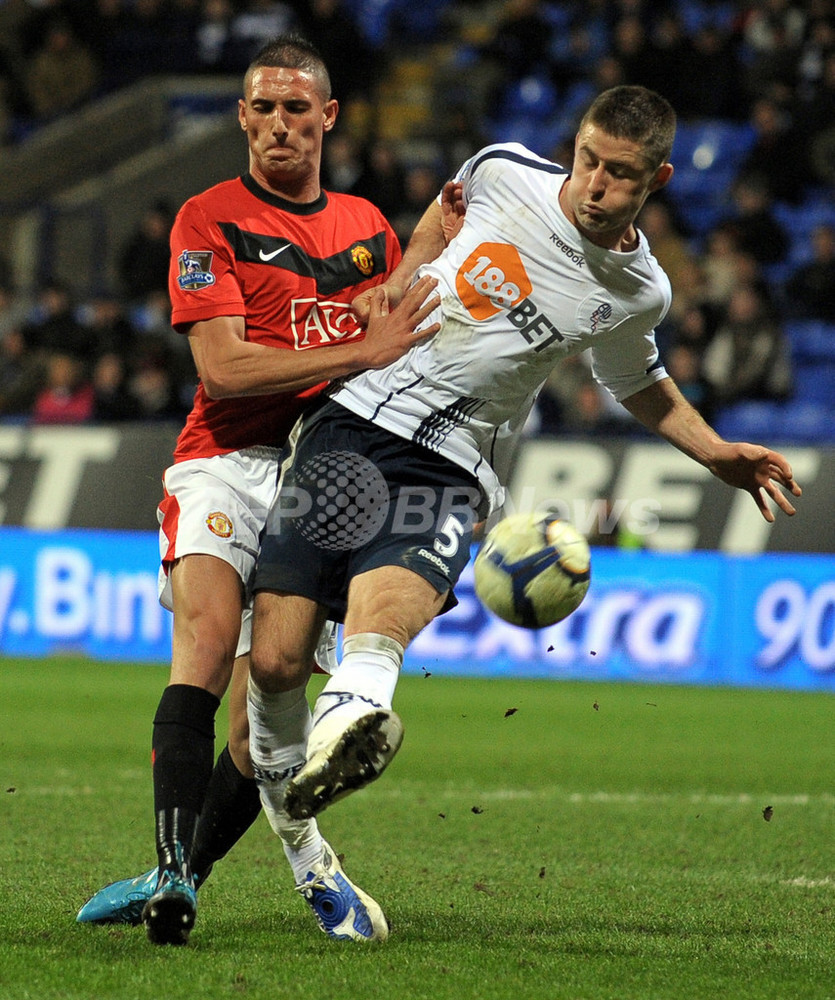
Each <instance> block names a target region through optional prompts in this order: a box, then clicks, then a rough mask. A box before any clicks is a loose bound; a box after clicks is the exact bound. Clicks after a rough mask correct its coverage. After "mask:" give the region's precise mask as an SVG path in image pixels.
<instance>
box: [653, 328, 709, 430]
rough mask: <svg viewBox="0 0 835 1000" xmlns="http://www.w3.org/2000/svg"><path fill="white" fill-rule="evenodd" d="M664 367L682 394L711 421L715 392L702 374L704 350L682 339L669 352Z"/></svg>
mask: <svg viewBox="0 0 835 1000" xmlns="http://www.w3.org/2000/svg"><path fill="white" fill-rule="evenodd" d="M664 367H665V368H666V369H667V371H668V373H669V375H670V377H671V378H674V379H675V380H676V384H677V385H678V387H679V389H681V394H682V395H683V396H684V398H685V399H686V400H687V402H688V403H690V405H691V406H693V407H695V408H696V409H697V410H698V411H699V413H701V415H702V416H703V417H704V418H705V420H707V421H710V420H712V418H713V393H712V390H711V386H710V384H709V383H708V381H707V379H706V378H705V377H704V375H703V374H702V350H701V349H700V348H699V347H698V346H697V345H695V344H693V343H688V342H687V341H685V340H680V341H679V342H678V343H675V344H673V346H672V347H671V348H670V350H669V351H668V352H667V354H666V357H665V360H664Z"/></svg>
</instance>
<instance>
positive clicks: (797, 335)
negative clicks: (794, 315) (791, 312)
mask: <svg viewBox="0 0 835 1000" xmlns="http://www.w3.org/2000/svg"><path fill="white" fill-rule="evenodd" d="M784 329H785V331H786V336H787V337H788V338H789V343H790V344H791V352H792V358H793V359H794V362H795V364H803V363H808V362H826V363H831V364H835V323H825V322H824V321H823V320H818V319H806V320H804V319H793V320H787V321H786V323H785V325H784Z"/></svg>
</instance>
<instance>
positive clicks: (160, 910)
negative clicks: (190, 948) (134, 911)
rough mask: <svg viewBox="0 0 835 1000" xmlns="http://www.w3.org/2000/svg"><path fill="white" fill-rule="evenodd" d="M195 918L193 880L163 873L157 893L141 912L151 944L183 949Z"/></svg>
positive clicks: (195, 903)
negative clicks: (182, 946) (174, 946)
mask: <svg viewBox="0 0 835 1000" xmlns="http://www.w3.org/2000/svg"><path fill="white" fill-rule="evenodd" d="M196 916H197V892H196V890H195V887H194V879H193V878H192V877H191V876H184V875H182V874H181V873H180V872H179V871H176V870H171V869H165V870H164V871H163V873H162V875H161V876H160V880H159V885H158V886H157V889H156V892H155V893H154V894H153V896H151V898H150V899H149V900H148V902H147V903H146V904H145V907H144V909H143V910H142V923H143V924H144V925H145V930H146V931H147V932H148V940H149V941H150V942H151V943H152V944H174V945H183V944H187V943H188V936H189V934H190V933H191V929H192V927H194V920H195V918H196Z"/></svg>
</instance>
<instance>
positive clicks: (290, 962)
mask: <svg viewBox="0 0 835 1000" xmlns="http://www.w3.org/2000/svg"><path fill="white" fill-rule="evenodd" d="M165 680H166V671H165V670H164V669H163V668H161V667H158V666H153V667H151V666H142V665H115V664H101V663H91V662H89V661H86V660H82V659H73V658H54V659H50V660H46V661H37V660H24V661H17V660H9V659H6V660H2V661H0V717H2V725H1V726H0V769H2V775H0V778H1V780H2V785H0V795H2V811H0V1000H110V998H113V1000H116V998H118V1000H146V998H147V1000H151V998H153V1000H215V998H227V997H228V998H242V1000H354V998H357V1000H358V998H362V1000H469V998H473V1000H528V998H530V1000H609V998H613V1000H614V998H617V1000H689V998H694V1000H714V998H720V997H721V998H723V1000H737V998H738V1000H758V998H762V1000H824V998H835V863H833V852H835V836H833V806H834V805H835V785H834V784H833V775H835V739H833V721H832V718H833V707H835V702H833V699H832V696H831V695H825V694H809V693H795V692H767V691H738V690H733V689H699V688H678V687H672V686H663V687H662V686H652V687H651V686H643V685H637V684H634V685H616V684H609V683H599V684H598V683H564V682H548V681H525V680H511V679H502V680H470V679H466V680H465V679H457V678H451V677H446V676H443V675H441V674H439V673H433V674H431V675H430V676H426V677H423V676H407V677H404V678H403V679H402V680H401V683H400V686H399V688H398V692H397V700H396V706H397V708H398V710H399V711H400V713H401V715H402V716H403V719H404V723H405V727H406V739H405V741H404V744H403V749H402V750H401V752H400V754H399V755H398V757H397V759H396V760H395V761H394V763H393V764H392V765H391V767H390V769H389V770H388V771H387V772H386V774H385V775H384V776H383V777H382V778H381V779H380V780H379V781H378V782H377V783H376V784H374V785H372V786H371V787H369V788H367V789H365V790H364V791H363V792H361V793H359V794H358V795H355V796H353V797H351V798H350V799H348V800H346V801H344V802H341V803H338V804H337V805H336V806H334V807H333V808H332V809H330V810H328V811H327V812H325V813H324V814H323V815H322V816H321V817H320V822H321V826H322V829H323V832H324V833H325V835H326V836H327V837H328V839H329V840H330V841H331V843H332V844H333V845H334V847H335V848H336V849H337V851H338V852H339V853H341V854H343V855H344V858H345V860H344V863H345V867H346V870H347V871H348V873H349V874H350V875H351V876H352V877H353V878H354V879H355V880H356V881H357V882H358V883H359V884H361V885H362V886H363V887H364V888H366V889H367V890H368V891H369V892H371V893H372V895H374V896H375V897H376V898H377V899H378V900H379V901H380V902H381V903H382V905H383V907H384V908H385V910H386V912H387V914H388V916H389V919H390V922H391V925H392V935H391V938H390V939H389V941H388V942H387V943H386V944H384V945H372V946H365V947H363V946H359V945H356V944H353V943H350V942H346V943H343V942H335V941H331V940H330V939H328V938H326V937H325V936H324V935H323V934H322V933H321V932H320V931H319V930H318V929H317V927H316V926H315V923H314V921H313V918H312V915H311V914H310V912H309V911H308V910H307V907H306V906H305V904H304V902H303V901H302V900H301V898H300V897H299V896H298V895H297V894H296V893H294V892H293V889H292V879H291V877H290V874H289V869H288V867H287V866H286V863H285V861H284V858H283V853H282V852H281V849H280V846H279V844H278V842H277V840H276V839H275V838H274V837H273V835H272V834H271V832H270V830H269V827H268V826H267V824H266V822H265V821H264V820H263V818H261V819H259V821H258V823H257V824H256V825H255V827H253V829H252V830H250V832H249V833H248V834H247V836H246V837H245V839H244V840H243V841H242V842H241V844H239V845H238V846H237V847H236V849H235V850H234V851H233V852H232V853H231V854H230V856H229V857H228V858H227V859H226V860H225V861H224V862H223V863H221V864H220V865H218V866H217V867H216V869H215V872H214V874H213V875H212V878H211V880H210V881H209V882H208V883H207V884H206V886H205V888H204V889H203V890H201V893H200V897H199V899H200V910H199V914H198V920H197V925H196V927H195V930H194V932H193V934H192V938H191V942H190V944H189V946H188V947H187V948H179V949H174V948H161V949H160V948H154V947H153V946H152V945H150V944H149V943H148V942H147V940H146V939H145V935H144V932H143V931H142V929H141V928H111V929H107V928H98V927H89V926H80V925H77V924H76V923H75V914H76V911H77V909H78V907H79V906H80V905H81V903H83V902H84V901H85V899H86V898H87V897H88V895H89V894H90V893H91V892H93V891H94V890H95V889H97V888H98V887H99V886H100V885H102V884H103V883H104V882H106V881H110V880H111V879H113V878H117V877H123V876H125V875H132V874H137V873H139V872H140V871H142V870H144V869H145V868H147V867H149V866H150V862H151V859H152V817H151V782H150V773H149V744H150V723H151V718H152V716H153V712H154V709H155V706H156V702H157V700H158V697H159V693H160V690H161V688H162V686H163V685H164V683H165ZM223 730H224V726H223V722H222V720H221V722H220V723H219V726H218V733H219V739H218V746H220V745H221V738H222V736H223ZM766 816H768V817H770V818H769V819H766Z"/></svg>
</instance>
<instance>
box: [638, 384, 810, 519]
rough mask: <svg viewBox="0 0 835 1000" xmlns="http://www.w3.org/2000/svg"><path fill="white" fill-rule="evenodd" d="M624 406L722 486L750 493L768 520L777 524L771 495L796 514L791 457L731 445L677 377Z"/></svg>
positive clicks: (797, 490)
mask: <svg viewBox="0 0 835 1000" xmlns="http://www.w3.org/2000/svg"><path fill="white" fill-rule="evenodd" d="M623 405H624V406H625V407H626V409H627V410H629V412H630V413H631V414H632V416H633V417H635V419H636V420H638V421H639V422H640V423H642V424H643V425H644V427H646V428H647V429H648V430H651V431H653V432H654V433H656V434H658V435H660V436H661V437H663V438H665V439H666V440H667V441H669V442H670V443H671V444H674V445H675V446H676V448H678V449H679V450H680V451H683V452H684V453H685V455H689V456H690V457H691V458H692V459H694V460H695V461H697V462H699V463H700V464H701V465H704V466H705V468H707V469H709V470H710V471H711V472H712V473H713V475H714V476H716V477H717V478H718V479H721V480H722V482H725V483H727V484H728V485H729V486H735V487H737V489H741V490H746V491H747V492H748V493H750V494H751V496H752V497H753V499H754V503H755V504H756V505H757V509H758V510H759V511H760V513H761V514H762V516H763V517H764V518H765V519H766V521H773V520H774V514H773V512H772V510H771V508H770V507H769V505H768V500H767V497H771V499H772V500H773V501H774V503H775V504H776V505H777V506H778V507H779V508H780V510H782V511H783V513H784V514H794V513H795V508H794V506H793V505H792V503H791V501H790V500H789V498H788V497H787V496H786V494H785V493H784V492H783V491H784V490H788V492H789V493H791V494H792V496H796V497H799V496H800V494H801V489H800V487H799V486H798V484H797V483H796V482H795V480H794V476H793V475H792V470H791V466H790V465H789V463H788V461H787V459H786V457H785V456H784V455H781V454H780V452H778V451H771V450H770V449H769V448H766V447H764V446H763V445H759V444H748V443H747V442H744V441H736V442H733V441H725V440H724V438H721V437H720V436H719V435H718V434H717V433H716V431H715V430H713V428H712V427H710V426H709V425H708V424H707V423H706V422H705V420H704V419H703V418H702V417H701V415H700V414H699V413H698V411H697V410H695V409H694V408H693V407H692V406H691V405H690V403H688V402H687V400H686V399H685V398H684V396H682V394H681V392H680V391H679V389H678V387H677V386H676V384H675V383H674V382H673V380H672V379H670V378H665V379H662V380H661V381H659V382H655V383H654V384H653V385H651V386H648V387H647V388H646V389H642V390H641V391H640V392H636V393H635V394H634V395H633V396H629V397H628V398H627V399H625V400H624V401H623Z"/></svg>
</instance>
